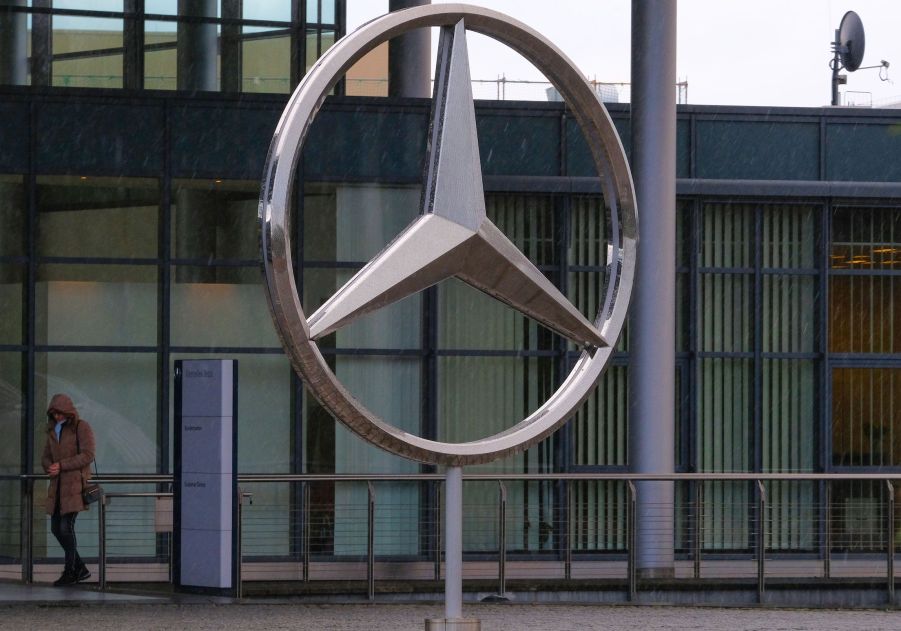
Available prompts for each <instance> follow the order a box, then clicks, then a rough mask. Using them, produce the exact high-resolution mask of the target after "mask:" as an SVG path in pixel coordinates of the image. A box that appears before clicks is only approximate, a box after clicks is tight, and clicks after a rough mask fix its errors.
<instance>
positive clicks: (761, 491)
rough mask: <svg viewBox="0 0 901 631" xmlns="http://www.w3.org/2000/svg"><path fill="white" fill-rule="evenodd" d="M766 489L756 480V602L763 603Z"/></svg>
mask: <svg viewBox="0 0 901 631" xmlns="http://www.w3.org/2000/svg"><path fill="white" fill-rule="evenodd" d="M765 548H766V487H764V485H763V481H762V480H757V602H761V603H762V602H763V599H764V593H765V590H766V583H765V577H766V563H765V561H764V552H765Z"/></svg>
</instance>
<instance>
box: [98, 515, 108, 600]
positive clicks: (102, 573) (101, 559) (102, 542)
mask: <svg viewBox="0 0 901 631" xmlns="http://www.w3.org/2000/svg"><path fill="white" fill-rule="evenodd" d="M97 535H98V539H99V541H98V545H97V580H98V581H99V582H100V591H103V590H105V589H106V498H105V497H101V498H100V501H99V502H98V503H97Z"/></svg>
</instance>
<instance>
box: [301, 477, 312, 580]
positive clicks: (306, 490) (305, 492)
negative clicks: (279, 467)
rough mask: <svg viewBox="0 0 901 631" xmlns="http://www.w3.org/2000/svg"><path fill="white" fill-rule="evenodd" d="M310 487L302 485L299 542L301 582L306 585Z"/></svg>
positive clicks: (308, 577)
mask: <svg viewBox="0 0 901 631" xmlns="http://www.w3.org/2000/svg"><path fill="white" fill-rule="evenodd" d="M310 518H311V515H310V485H309V483H308V482H304V483H303V530H302V533H303V534H302V535H301V536H302V537H303V541H302V542H301V546H303V582H304V583H307V582H309V580H310V529H311V526H312V524H311V523H310Z"/></svg>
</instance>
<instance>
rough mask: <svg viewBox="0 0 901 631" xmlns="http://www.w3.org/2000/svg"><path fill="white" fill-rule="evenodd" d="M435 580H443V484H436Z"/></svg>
mask: <svg viewBox="0 0 901 631" xmlns="http://www.w3.org/2000/svg"><path fill="white" fill-rule="evenodd" d="M435 486H436V487H437V488H436V489H435V513H434V515H435V524H434V526H435V537H434V540H435V568H434V572H435V580H436V581H440V580H441V485H440V484H437V483H436V485H435Z"/></svg>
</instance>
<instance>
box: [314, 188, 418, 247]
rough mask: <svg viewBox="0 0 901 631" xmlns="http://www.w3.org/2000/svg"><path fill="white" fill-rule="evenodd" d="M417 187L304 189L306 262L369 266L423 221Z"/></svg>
mask: <svg viewBox="0 0 901 631" xmlns="http://www.w3.org/2000/svg"><path fill="white" fill-rule="evenodd" d="M419 197H420V189H419V187H418V186H384V185H378V184H359V185H356V184H347V185H343V184H342V185H337V186H336V185H334V184H316V183H309V184H305V185H304V200H303V206H304V208H303V221H304V234H303V244H304V259H305V260H307V261H357V262H361V263H365V262H366V261H368V260H369V259H371V258H373V257H374V256H375V255H376V254H378V253H379V252H380V251H381V250H382V248H384V247H385V246H386V245H388V243H390V242H391V241H392V240H393V239H394V237H396V236H397V235H398V234H400V233H401V231H403V229H404V228H406V227H407V225H409V224H410V223H411V222H412V221H413V220H414V219H416V217H418V216H419Z"/></svg>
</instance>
